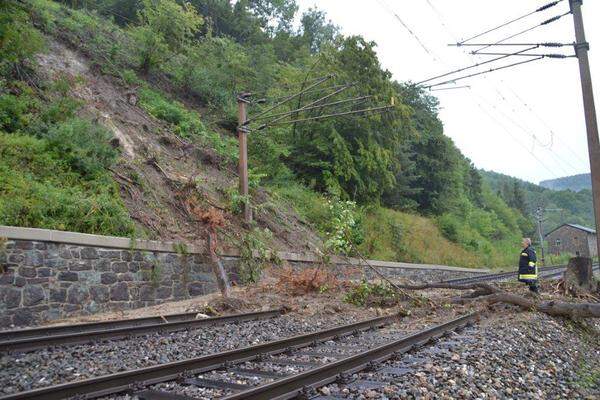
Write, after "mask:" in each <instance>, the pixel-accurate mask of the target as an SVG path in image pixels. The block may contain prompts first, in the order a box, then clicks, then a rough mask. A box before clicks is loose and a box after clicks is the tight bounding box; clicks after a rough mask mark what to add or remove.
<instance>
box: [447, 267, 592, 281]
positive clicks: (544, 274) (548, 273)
mask: <svg viewBox="0 0 600 400" xmlns="http://www.w3.org/2000/svg"><path fill="white" fill-rule="evenodd" d="M566 268H567V265H553V266H548V267H542V268H540V270H539V271H538V273H539V275H540V277H541V278H550V277H554V276H556V275H559V274H561V273H563V272H564V269H566ZM557 269H562V270H561V271H558V272H555V270H557ZM592 269H593V270H594V271H597V270H598V269H599V266H598V264H594V265H593V266H592ZM517 275H518V272H517V271H509V272H501V273H497V274H487V275H479V276H473V277H470V278H456V279H449V280H446V281H443V282H442V283H454V284H465V283H476V282H490V281H496V280H500V279H504V278H511V277H513V276H517Z"/></svg>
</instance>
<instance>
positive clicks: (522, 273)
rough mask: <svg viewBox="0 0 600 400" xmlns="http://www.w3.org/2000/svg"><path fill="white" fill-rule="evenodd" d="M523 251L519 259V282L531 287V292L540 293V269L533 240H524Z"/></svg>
mask: <svg viewBox="0 0 600 400" xmlns="http://www.w3.org/2000/svg"><path fill="white" fill-rule="evenodd" d="M522 244H523V250H521V257H520V258H519V282H523V283H525V284H527V286H529V290H531V291H532V292H534V293H539V291H540V289H539V286H538V268H537V257H536V255H535V250H534V248H533V247H532V246H531V239H529V238H523V243H522Z"/></svg>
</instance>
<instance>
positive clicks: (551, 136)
mask: <svg viewBox="0 0 600 400" xmlns="http://www.w3.org/2000/svg"><path fill="white" fill-rule="evenodd" d="M426 2H427V4H428V5H429V6H430V8H431V9H432V10H433V12H434V13H435V14H436V16H437V18H438V20H439V22H440V24H441V25H442V27H443V28H444V29H445V30H446V33H447V34H448V36H450V38H452V39H453V40H455V42H457V44H456V45H455V46H461V44H460V43H459V42H458V40H456V35H455V34H454V33H453V32H452V30H451V29H450V27H449V25H448V24H447V23H446V22H445V21H444V16H443V15H442V13H441V12H440V11H439V10H438V9H437V8H436V7H435V6H434V5H433V3H432V2H431V1H430V0H426ZM541 8H543V7H540V9H541ZM547 8H549V7H546V8H545V9H547ZM474 38H475V37H473V38H471V39H474ZM471 39H469V40H471ZM470 45H477V44H465V43H464V41H463V44H462V46H470ZM501 45H506V46H510V45H522V46H533V45H535V46H537V45H539V46H541V47H562V46H568V45H570V44H563V43H555V42H544V43H518V44H511V43H505V44H501ZM465 54H466V53H465ZM484 79H487V76H484ZM502 82H503V81H502ZM505 86H507V85H506V84H505ZM507 87H508V88H509V89H510V90H511V92H512V93H513V95H515V96H518V95H517V94H516V93H515V92H514V90H513V89H512V88H510V87H509V86H507ZM466 88H468V89H469V90H470V91H471V92H472V93H473V94H475V92H474V91H473V89H472V88H471V87H470V86H467V87H466ZM432 90H435V89H432ZM495 90H496V92H497V93H498V94H499V95H500V96H501V98H502V100H504V101H505V102H506V103H507V104H509V105H512V104H510V103H509V102H508V101H507V100H506V99H505V98H504V96H503V95H502V94H501V92H500V91H499V89H498V88H496V89H495ZM478 97H479V96H478ZM480 98H481V97H480ZM519 100H520V101H521V103H523V104H524V105H526V107H527V108H528V109H529V110H530V111H531V112H532V113H533V114H534V115H535V116H536V117H537V118H538V119H540V121H541V122H543V124H544V125H545V126H546V128H547V129H549V131H550V146H549V149H550V151H551V152H552V153H553V154H554V155H555V156H556V157H557V158H558V157H559V156H558V155H557V154H555V153H554V152H553V151H552V150H551V147H552V143H553V138H554V137H555V136H557V135H556V134H555V132H554V131H553V130H552V128H550V126H549V125H548V124H547V123H546V122H545V121H544V120H543V119H542V118H541V117H539V114H537V113H535V112H534V110H533V109H532V108H531V106H530V105H529V104H528V103H526V102H524V101H523V100H522V99H521V98H520V97H519ZM477 105H478V107H479V108H481V109H482V110H483V111H484V112H485V113H486V115H488V116H489V117H490V119H491V120H492V121H493V122H494V123H496V124H498V125H501V124H500V123H499V121H498V120H497V119H496V118H494V117H493V116H492V115H491V114H489V112H487V111H486V110H484V109H483V107H482V106H481V105H480V104H477ZM495 109H496V111H497V112H499V113H501V114H503V115H504V118H506V119H508V120H509V121H511V122H512V123H513V124H516V122H515V121H514V120H512V118H508V116H507V115H506V114H504V113H502V112H501V111H500V110H499V109H498V108H495ZM511 111H512V112H513V113H514V114H515V115H517V113H516V110H514V107H513V108H512V110H511ZM519 126H520V124H519ZM501 127H502V128H503V129H504V130H506V128H505V127H504V125H501ZM520 128H521V129H523V127H522V126H520ZM507 133H509V134H510V132H507ZM526 133H528V134H529V135H530V136H532V138H533V145H535V141H539V139H537V137H536V136H535V135H534V134H531V133H530V132H527V131H526ZM510 136H511V137H512V138H513V139H515V140H516V141H517V142H519V143H520V142H521V141H520V140H518V139H516V138H515V137H514V136H512V134H510ZM557 138H558V139H559V140H560V137H558V136H557ZM540 144H541V145H542V147H546V146H545V145H543V144H542V143H540ZM569 151H570V152H571V153H572V154H573V155H575V156H576V157H577V158H578V159H580V160H581V158H580V157H579V156H577V155H576V153H575V152H574V151H573V150H572V149H570V148H569ZM534 159H537V157H534ZM538 161H539V160H538ZM561 161H563V162H564V160H562V159H561ZM539 162H540V163H541V161H539ZM544 168H545V169H546V170H548V167H547V166H544ZM571 168H574V167H573V166H571Z"/></svg>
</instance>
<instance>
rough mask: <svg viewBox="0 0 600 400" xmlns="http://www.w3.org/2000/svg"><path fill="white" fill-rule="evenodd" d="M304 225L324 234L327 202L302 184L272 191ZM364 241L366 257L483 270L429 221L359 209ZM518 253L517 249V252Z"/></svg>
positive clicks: (471, 254) (473, 257) (381, 210)
mask: <svg viewBox="0 0 600 400" xmlns="http://www.w3.org/2000/svg"><path fill="white" fill-rule="evenodd" d="M271 191H272V192H273V193H274V195H275V196H276V197H279V198H280V199H282V200H284V201H285V202H286V203H287V204H290V205H292V207H293V208H294V209H295V210H296V211H297V212H298V214H299V215H300V216H301V217H302V218H303V219H305V220H306V221H307V222H309V223H310V224H312V225H313V226H314V227H315V228H316V229H317V230H318V231H319V232H320V233H321V234H324V233H325V232H324V231H325V229H326V227H327V225H328V224H327V221H328V219H329V218H330V215H329V208H328V205H327V200H326V198H325V197H324V196H322V195H320V194H318V193H315V192H313V191H311V190H309V189H307V188H305V187H303V186H302V185H299V184H289V185H286V186H278V187H273V188H271ZM360 213H361V215H360V216H359V219H360V220H361V221H362V224H363V231H364V242H363V243H362V244H361V245H360V246H359V251H360V252H361V253H362V254H363V255H364V256H366V257H369V258H372V259H378V260H386V261H403V262H413V263H424V264H440V265H452V266H461V267H484V266H486V265H485V263H484V262H482V261H481V257H479V256H478V255H476V254H475V253H474V252H472V251H469V250H466V249H464V248H463V247H461V246H460V245H459V244H456V243H453V242H451V241H449V240H448V239H446V238H445V237H444V236H443V235H442V233H441V232H440V230H439V228H438V227H437V225H436V224H435V222H434V221H433V220H432V219H429V218H425V217H421V216H418V215H413V214H408V213H403V212H399V211H394V210H390V209H386V208H381V207H375V208H370V209H365V210H362V211H361V212H360ZM517 251H518V249H517Z"/></svg>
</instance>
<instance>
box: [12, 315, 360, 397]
mask: <svg viewBox="0 0 600 400" xmlns="http://www.w3.org/2000/svg"><path fill="white" fill-rule="evenodd" d="M365 319H367V317H365ZM352 322H356V319H355V318H354V317H353V316H350V315H345V314H337V315H328V316H326V317H305V316H298V315H291V314H290V315H284V316H281V317H279V318H273V319H268V320H262V321H249V322H242V323H237V324H226V325H222V326H217V327H210V328H203V329H194V330H190V331H181V332H173V333H167V334H164V333H162V334H161V333H156V334H150V335H146V336H140V337H135V338H132V339H127V340H115V341H104V342H96V343H93V344H84V345H76V346H59V347H51V348H46V349H40V350H37V351H34V352H30V353H17V354H3V355H1V356H0V394H9V393H16V392H21V391H25V390H30V389H34V388H39V387H44V386H49V385H54V384H58V383H64V382H70V381H75V380H81V379H85V378H90V377H94V376H101V375H105V374H111V373H115V372H121V371H125V370H129V369H135V368H140V367H147V366H151V365H156V364H162V363H167V362H171V361H179V360H184V359H187V358H193V357H200V356H203V355H206V354H210V353H216V352H221V351H226V350H233V349H236V348H240V347H245V346H250V345H255V344H258V343H262V342H267V341H272V340H277V339H281V338H285V337H290V336H294V335H298V334H303V333H309V332H314V331H317V330H322V329H326V328H330V327H333V326H336V325H341V324H348V323H352Z"/></svg>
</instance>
